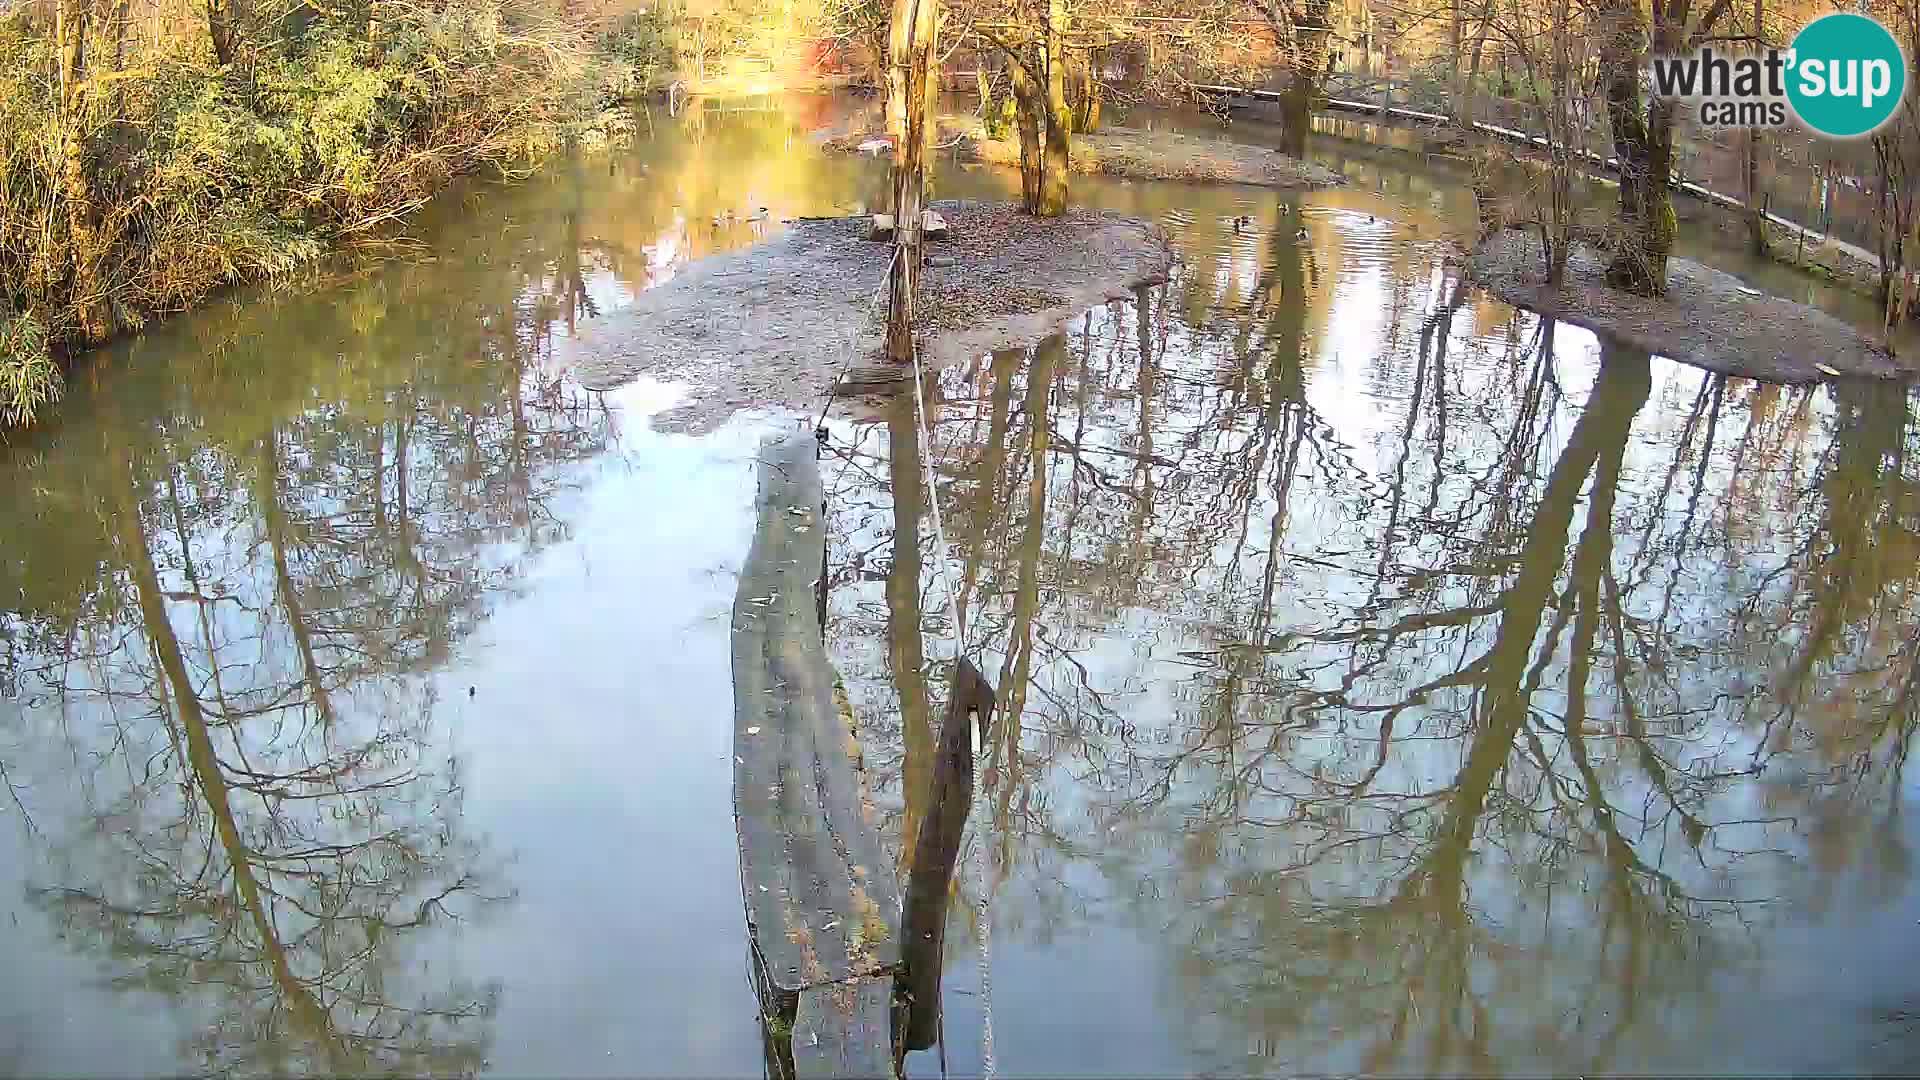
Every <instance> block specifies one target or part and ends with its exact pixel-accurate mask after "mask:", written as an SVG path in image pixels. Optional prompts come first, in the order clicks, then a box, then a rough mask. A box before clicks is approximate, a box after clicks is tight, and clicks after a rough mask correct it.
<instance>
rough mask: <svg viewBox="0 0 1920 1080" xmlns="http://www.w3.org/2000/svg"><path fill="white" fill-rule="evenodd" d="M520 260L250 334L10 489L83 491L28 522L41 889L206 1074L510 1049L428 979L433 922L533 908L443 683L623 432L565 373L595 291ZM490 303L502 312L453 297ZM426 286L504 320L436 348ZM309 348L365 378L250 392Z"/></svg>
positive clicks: (459, 329) (22, 659) (35, 821)
mask: <svg viewBox="0 0 1920 1080" xmlns="http://www.w3.org/2000/svg"><path fill="white" fill-rule="evenodd" d="M522 254H523V256H524V257H525V260H526V262H525V266H526V271H525V272H524V273H522V274H520V275H518V277H517V278H516V276H515V275H514V274H513V273H510V272H509V273H505V274H502V273H501V272H500V271H499V270H498V268H496V269H495V270H494V271H493V272H492V273H491V274H489V275H486V276H485V277H484V279H483V280H481V281H478V282H476V281H474V280H471V279H459V278H456V279H452V280H449V279H448V278H447V277H446V276H445V275H443V274H435V275H431V276H429V275H425V274H416V273H413V272H411V271H409V270H407V269H404V268H403V269H400V270H396V271H394V272H392V273H390V274H385V275H382V276H380V277H379V278H376V279H374V280H372V281H370V282H368V283H365V284H364V285H362V286H359V287H356V289H355V290H354V291H353V292H351V293H350V294H349V295H348V297H347V299H346V302H344V303H339V304H324V305H322V304H315V303H293V304H290V305H287V306H286V307H285V309H284V310H280V311H272V310H269V311H260V310H258V309H253V310H251V311H250V312H249V313H245V314H239V313H237V314H235V315H234V317H233V318H231V319H230V320H229V321H228V322H227V323H226V324H225V326H224V328H223V331H224V332H221V329H222V328H218V327H216V333H219V337H220V340H218V341H217V343H216V344H215V346H214V348H213V350H212V351H211V352H210V354H209V355H208V357H207V359H206V360H205V361H204V362H203V364H202V365H201V366H200V367H199V368H198V369H194V370H189V371H186V372H184V373H181V372H175V373H171V374H172V375H173V376H174V377H180V376H181V375H184V382H183V383H182V385H180V386H178V387H177V388H176V391H175V392H176V395H177V398H178V400H179V402H180V404H179V405H178V407H177V408H176V409H175V411H174V413H173V415H172V416H171V417H170V418H169V419H168V421H167V422H166V423H164V424H159V425H141V424H138V423H133V422H128V423H125V424H120V423H117V422H116V419H117V418H116V417H115V415H114V414H113V413H112V411H111V406H112V402H107V403H105V405H106V406H107V409H108V415H107V416H105V417H103V418H102V419H101V420H100V421H99V422H98V423H96V424H95V425H94V429H93V430H92V431H91V432H87V431H84V430H82V431H68V432H65V433H64V436H63V437H62V438H59V439H48V440H46V441H45V442H43V443H41V444H39V445H30V446H28V447H26V448H23V449H22V450H21V451H20V454H21V456H22V457H23V458H26V459H27V460H26V461H24V462H22V464H23V465H25V466H27V467H23V468H19V469H12V470H9V471H8V473H7V475H8V476H9V479H10V480H11V481H12V482H15V483H19V482H32V480H33V478H45V477H48V476H57V477H58V484H57V489H58V491H59V492H60V493H61V495H62V496H65V497H67V498H69V499H70V498H71V496H72V493H75V492H80V493H84V496H83V498H84V501H83V502H82V503H81V504H80V505H70V504H69V505H62V506H60V507H58V509H57V512H51V513H47V512H43V513H41V514H39V515H30V516H23V517H21V518H18V519H15V520H12V521H9V522H8V523H7V525H6V528H7V530H8V531H9V532H10V533H11V535H10V536H9V537H8V538H7V543H6V547H7V548H8V549H9V550H11V551H16V552H21V553H23V556H22V557H21V558H20V559H18V560H17V561H10V562H9V564H8V568H9V573H10V576H14V575H17V577H16V581H17V582H18V584H19V586H20V595H22V596H23V597H24V598H25V599H26V601H27V603H26V604H25V605H24V606H23V607H22V608H21V609H19V610H16V611H15V612H13V613H12V614H11V615H10V616H9V618H8V620H7V626H6V635H5V636H6V640H7V642H8V646H9V648H8V653H7V655H8V668H7V671H8V678H9V680H10V682H11V683H12V684H13V686H14V687H18V688H21V689H25V690H28V691H29V692H30V693H32V694H34V695H35V697H36V699H37V700H41V701H43V702H45V703H46V706H45V707H43V708H41V709H38V710H35V711H32V712H28V713H26V714H23V718H22V720H21V721H20V724H19V726H18V727H17V729H16V730H9V731H7V732H6V741H7V744H8V745H7V747H6V749H5V752H4V755H0V756H4V759H5V760H6V761H7V762H8V764H9V765H10V766H12V768H11V769H10V772H9V780H10V781H11V782H12V784H13V786H12V787H11V788H10V790H12V791H13V792H14V793H15V795H16V796H18V795H21V794H22V793H28V794H26V796H25V800H26V801H24V802H22V804H21V806H22V809H24V810H28V811H30V812H31V821H32V827H33V829H34V830H35V834H34V840H35V841H36V842H35V844H34V845H33V846H34V848H35V849H36V850H38V851H39V852H41V854H42V861H41V865H40V867H39V868H38V870H37V871H29V872H28V873H29V878H30V885H29V889H30V898H31V900H32V901H33V902H34V903H35V904H36V905H37V906H39V907H40V908H42V909H44V911H45V912H46V913H47V915H48V916H49V917H50V918H51V919H52V920H54V922H55V923H56V925H57V926H58V927H59V930H60V933H61V934H62V936H63V937H64V938H65V939H66V941H67V942H68V943H69V945H70V946H71V947H73V948H74V949H77V950H80V951H81V952H83V953H85V954H91V955H93V956H95V957H97V958H98V959H99V960H100V961H101V962H102V964H103V969H104V970H105V972H106V973H107V978H108V980H109V982H110V985H112V986H113V987H115V988H117V989H119V990H122V991H127V992H140V993H145V994H156V995H160V996H162V997H164V998H166V999H169V1000H170V1001H172V1002H174V1003H175V1004H177V1005H178V1006H179V1007H180V1008H181V1009H183V1010H184V1011H185V1012H186V1013H187V1015H189V1016H191V1017H192V1018H193V1020H192V1027H191V1031H192V1034H191V1035H190V1036H188V1037H187V1040H186V1045H183V1046H182V1048H181V1052H182V1054H183V1056H184V1057H185V1058H186V1059H187V1060H189V1061H191V1063H192V1064H191V1066H190V1067H191V1068H192V1069H193V1070H195V1071H198V1072H206V1073H243V1074H260V1073H273V1074H287V1073H303V1074H306V1073H311V1074H331V1075H347V1074H354V1075H359V1074H392V1075H423V1074H429V1073H430V1074H435V1075H439V1074H455V1075H473V1074H476V1073H478V1072H479V1071H480V1070H481V1067H482V1065H483V1063H484V1061H485V1059H486V1055H487V1052H488V1045H489V1042H490V1039H491V1034H490V1031H491V1017H492V1015H493V1012H494V1009H495V1005H496V1001H497V998H498V994H499V987H498V986H497V985H492V984H479V983H473V982H471V981H468V980H465V979H464V978H461V977H458V976H454V977H449V978H443V979H438V980H437V979H436V977H435V976H434V975H433V973H432V972H431V971H430V970H423V969H422V967H421V964H420V962H419V960H420V957H421V956H423V955H425V954H424V953H422V951H421V948H422V945H423V944H426V943H427V942H428V938H429V936H430V935H432V934H433V932H434V930H435V929H436V928H443V927H447V926H450V925H451V924H454V923H456V922H458V921H460V920H465V919H471V918H475V917H478V916H481V915H483V914H484V913H485V912H486V911H487V910H488V908H489V907H490V906H491V905H494V904H496V903H499V902H502V901H506V900H509V899H511V897H512V896H513V888H512V885H511V882H510V879H509V877H508V875H507V873H506V869H507V868H506V866H505V865H504V864H503V861H502V859H501V858H500V857H498V856H497V855H495V854H493V853H491V852H490V851H489V849H488V845H487V844H486V843H485V841H484V840H483V839H481V838H479V837H474V836H469V835H466V834H465V832H464V831H463V828H462V817H461V803H462V798H463V790H462V787H461V782H460V769H459V762H458V760H457V758H456V757H455V756H454V754H453V753H452V750H451V744H450V743H449V741H448V732H447V731H446V730H445V722H444V720H442V719H441V712H442V710H441V709H440V708H439V706H440V701H439V694H440V689H439V688H438V686H437V685H436V683H435V682H434V680H433V679H432V678H431V674H432V672H433V671H434V669H435V668H436V667H438V666H439V665H441V664H442V663H444V661H445V660H446V658H447V657H448V655H449V653H450V651H451V650H452V648H453V647H454V646H455V644H456V643H457V642H458V641H459V640H460V638H461V637H462V636H463V635H465V634H466V633H467V632H468V631H469V630H471V629H472V628H473V627H474V626H475V625H477V623H478V622H479V620H480V619H481V618H482V616H483V615H484V614H485V612H486V611H487V610H488V608H489V606H490V605H491V604H493V603H495V602H497V600H498V598H499V597H501V596H502V595H504V594H506V593H510V592H511V591H512V590H513V589H514V587H515V581H516V578H517V576H518V574H519V570H520V568H521V567H522V566H524V565H525V564H526V561H527V559H528V558H529V557H530V556H531V555H533V554H535V553H537V552H538V551H540V550H542V549H544V548H545V547H546V546H548V545H550V544H552V543H553V542H555V541H557V540H560V539H564V537H565V536H566V534H567V529H566V526H565V525H564V524H563V523H562V520H561V518H560V516H559V515H558V514H557V513H556V511H555V505H554V504H555V502H556V500H558V499H561V498H564V497H565V494H566V492H567V491H568V490H569V489H570V488H571V487H572V486H574V484H575V480H574V479H573V472H574V470H572V469H570V468H569V465H570V463H573V462H579V461H584V460H586V459H588V458H590V457H592V456H594V455H596V454H598V453H600V452H601V451H602V450H603V449H604V448H605V447H606V446H607V445H608V441H609V438H610V436H611V435H612V432H611V430H610V427H609V423H608V416H607V413H606V411H605V410H604V409H603V408H602V407H601V406H600V405H599V404H598V402H597V401H595V400H593V399H592V398H591V396H590V395H587V394H585V393H584V392H582V391H580V390H578V389H577V388H573V387H571V386H570V385H569V384H567V383H565V382H564V381H563V380H562V378H561V377H560V375H559V373H558V371H557V370H556V369H553V368H552V367H551V366H550V365H549V364H548V363H547V362H546V359H545V358H546V356H547V355H548V354H549V352H550V345H551V342H550V340H548V338H547V336H546V335H547V323H546V318H559V317H564V316H567V315H568V314H569V312H568V311H566V310H563V309H561V308H556V307H555V306H554V305H553V304H552V303H551V302H550V301H549V299H548V290H549V289H551V290H553V291H554V292H557V293H559V294H560V295H561V296H562V297H563V298H566V299H568V300H570V301H573V302H577V300H578V298H579V297H580V296H581V295H582V294H583V291H584V290H583V289H582V287H581V284H580V281H579V280H578V279H579V273H580V269H581V268H580V267H579V266H578V265H577V263H576V264H571V265H572V273H571V275H569V274H567V273H563V274H561V275H559V276H558V278H557V279H556V278H555V277H553V276H551V275H549V274H547V273H546V271H545V266H546V265H547V260H546V258H545V255H544V253H543V252H540V251H537V250H530V251H525V252H523V253H522ZM563 269H564V265H563ZM516 280H517V281H518V282H519V284H517V285H515V284H514V282H515V281H516ZM503 283H504V284H505V285H507V286H510V288H508V289H507V290H506V291H504V292H502V291H501V290H502V285H503ZM476 285H483V286H486V287H487V288H490V289H491V290H492V291H493V295H492V296H491V297H489V296H488V295H487V290H486V289H475V290H474V292H475V294H477V297H478V298H471V299H460V298H459V297H460V294H461V292H462V290H464V289H468V288H472V287H474V286H476ZM419 287H431V288H444V289H447V290H448V291H449V293H451V294H452V295H450V296H448V297H440V298H436V299H435V300H433V301H432V302H431V303H430V306H437V305H440V304H446V305H453V306H461V305H465V306H468V307H472V308H476V309H479V310H475V311H472V312H471V313H470V314H472V315H473V317H472V318H468V319H463V320H459V321H456V322H454V323H453V324H451V325H452V326H453V327H454V330H453V331H452V332H451V333H448V332H447V331H446V330H445V329H444V328H442V327H431V328H428V336H427V337H425V338H424V339H423V338H422V337H421V336H419V335H420V334H421V330H422V328H421V326H420V324H419V323H418V322H416V321H413V320H409V319H405V318H403V317H401V315H400V311H401V308H402V307H403V306H405V305H407V304H411V303H420V302H422V300H421V297H420V296H419V294H418V292H417V288H419ZM543 310H550V312H551V314H550V315H549V316H547V317H544V318H543V317H541V316H540V315H539V314H538V313H539V312H540V311H543ZM276 316H277V317H278V318H279V320H280V325H276V321H275V320H276ZM210 323H211V320H203V321H201V322H199V323H197V324H196V325H198V326H200V327H202V328H203V330H204V329H205V328H206V327H208V326H209V324H210ZM283 333H292V334H296V335H318V336H320V337H321V338H322V339H323V340H334V341H339V342H342V343H343V349H342V354H341V363H340V366H339V370H338V371H337V372H336V373H335V374H336V377H337V379H338V382H337V383H336V384H334V385H331V386H328V385H322V386H318V387H316V386H313V385H311V384H310V383H303V382H300V381H299V378H300V373H293V374H292V375H287V374H286V373H282V372H278V371H276V370H274V369H271V368H268V369H264V370H261V371H258V372H255V373H254V375H253V376H252V377H251V378H250V379H249V381H248V384H238V383H236V382H235V381H233V380H232V379H230V378H228V377H227V374H228V373H226V372H224V371H223V370H222V369H223V368H224V367H225V366H226V365H228V364H229V363H243V362H244V360H243V358H241V357H239V356H235V355H234V354H235V353H237V352H244V351H247V350H248V349H249V348H250V347H260V346H266V345H268V344H269V343H270V342H272V341H275V340H278V337H279V335H280V334H283ZM436 339H437V340H436ZM423 348H425V349H429V350H430V349H434V348H438V349H443V350H446V351H447V352H454V353H465V354H466V355H469V356H473V357H475V358H476V359H477V360H478V362H477V363H472V364H459V365H455V364H450V363H448V362H447V361H446V360H445V359H444V358H443V357H442V356H441V355H439V354H434V353H431V352H429V353H427V354H425V355H423V354H422V349H423ZM449 374H452V375H453V376H454V377H456V378H457V379H461V380H465V381H459V382H455V383H448V382H446V381H445V379H446V378H447V377H448V375H449ZM416 379H431V380H438V381H436V382H434V383H433V385H431V386H423V385H421V384H420V383H419V382H417V381H416ZM370 387H377V388H390V387H398V388H399V389H398V390H397V391H396V390H391V389H386V390H379V391H371V392H370V389H369V388H370ZM287 417H291V419H283V418H287ZM82 436H85V437H82ZM21 505H26V503H24V502H23V503H22V504H21ZM43 505H44V503H43ZM26 553H30V556H29V555H27V554H26ZM27 557H31V558H32V560H33V566H32V572H31V576H28V570H27V566H26V561H27ZM50 570H51V571H53V572H52V573H49V571H50ZM10 584H12V582H10ZM10 688H12V687H10Z"/></svg>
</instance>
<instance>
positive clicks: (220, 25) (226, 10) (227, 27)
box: [207, 0, 240, 67]
mask: <svg viewBox="0 0 1920 1080" xmlns="http://www.w3.org/2000/svg"><path fill="white" fill-rule="evenodd" d="M234 4H235V0H207V36H208V37H209V38H211V39H212V40H213V60H214V63H216V64H219V65H220V66H221V67H231V66H232V65H233V61H234V57H235V56H236V55H238V53H239V45H240V31H239V13H238V12H236V11H235V10H234Z"/></svg>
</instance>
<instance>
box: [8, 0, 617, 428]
mask: <svg viewBox="0 0 1920 1080" xmlns="http://www.w3.org/2000/svg"><path fill="white" fill-rule="evenodd" d="M379 10H380V21H379V22H378V23H377V24H376V25H374V26H372V27H370V26H369V24H368V22H367V20H366V19H365V18H364V17H362V18H360V19H359V20H357V21H356V20H351V19H340V20H338V21H335V20H333V19H332V18H331V17H324V16H322V17H313V18H311V19H310V20H309V21H307V22H306V23H305V24H304V25H300V26H297V27H292V26H289V25H288V24H287V23H285V22H283V23H282V24H279V25H276V26H274V27H273V28H272V29H271V31H263V32H257V33H254V34H252V35H250V36H249V37H248V38H247V39H246V40H245V41H244V42H243V51H242V53H241V55H238V56H236V57H234V62H233V63H231V64H228V65H225V66H216V65H215V63H213V61H212V57H211V45H210V44H209V43H208V41H207V39H205V38H204V35H203V37H202V39H201V40H199V41H175V42H171V43H169V42H166V41H161V42H157V43H151V44H149V45H148V46H147V47H146V48H144V49H143V50H140V51H136V52H134V54H133V55H131V56H127V57H126V59H125V61H124V67H123V69H122V70H119V71H108V72H105V73H102V72H101V71H99V70H97V69H96V70H95V71H94V72H93V73H92V77H91V78H90V79H88V80H87V81H86V82H84V83H82V84H81V90H80V91H79V92H78V93H69V95H68V96H67V99H66V102H65V104H64V107H63V102H62V97H61V91H60V80H59V78H58V74H59V69H58V67H57V66H56V65H57V56H56V44H57V43H56V42H54V41H53V40H51V35H52V33H53V27H52V26H47V25H41V26H36V25H34V24H33V23H32V22H31V20H29V19H27V18H23V17H16V18H8V19H0V425H4V424H6V423H22V422H25V421H27V420H30V419H31V417H32V415H33V413H34V411H35V410H36V409H37V408H38V407H40V406H42V405H44V404H46V403H47V402H48V401H50V400H53V399H54V398H55V397H57V395H58V392H59V375H58V367H57V365H56V364H54V363H53V361H52V356H54V355H56V354H58V353H59V352H61V351H63V350H67V349H73V348H77V347H83V346H86V345H90V344H95V343H97V341H98V340H99V339H102V338H104V337H106V336H110V335H112V334H114V333H118V332H124V331H127V330H133V329H138V328H139V327H140V326H142V325H143V324H144V323H145V322H146V321H147V320H148V319H150V318H152V317H153V316H155V315H158V314H163V313H166V312H171V311H177V310H180V309H182V308H185V307H187V306H189V305H191V304H193V303H195V302H196V301H198V300H200V299H202V298H204V297H205V296H206V294H207V293H209V292H210V291H212V290H215V289H218V288H220V287H222V286H225V285H229V284H232V283H235V282H240V281H247V280H259V279H263V278H271V277H274V276H276V275H279V274H283V273H285V272H287V271H288V270H290V269H292V268H293V267H295V266H297V265H299V264H301V263H303V262H306V261H309V260H311V259H313V258H315V257H317V256H319V255H321V254H323V253H325V252H327V251H329V250H334V249H337V248H339V247H341V246H343V245H347V244H352V243H356V242H359V241H362V240H366V239H371V238H374V237H376V236H378V235H381V234H382V232H383V231H384V230H385V229H386V228H387V227H389V226H390V225H391V224H392V223H394V222H395V221H397V220H398V219H399V218H401V217H402V216H403V215H405V214H406V213H408V212H410V211H411V210H413V209H415V208H417V207H418V206H419V205H420V204H422V203H423V202H425V201H426V200H427V199H428V198H430V197H431V196H432V195H433V194H435V193H436V192H437V191H439V190H441V189H442V188H444V187H445V185H446V184H447V182H448V181H449V180H450V179H451V178H453V177H454V176H457V175H460V174H464V173H472V172H489V173H494V174H500V175H512V174H515V173H518V172H520V171H522V170H525V169H527V168H530V167H531V166H532V165H533V164H534V163H536V162H537V161H539V159H541V158H542V157H544V156H545V155H547V154H549V153H550V152H552V151H554V150H556V149H558V148H560V147H562V146H564V145H566V144H568V143H570V142H574V143H577V142H583V141H584V142H592V141H594V140H596V139H598V138H601V137H603V136H604V134H605V122H604V120H603V112H602V110H603V108H604V106H605V105H606V104H607V103H608V101H609V100H610V98H611V96H612V95H613V94H615V93H617V92H618V91H619V89H620V88H621V87H622V85H623V84H626V83H629V82H630V81H631V78H630V76H629V75H628V74H627V73H626V72H627V67H626V65H625V64H623V63H622V62H621V61H620V60H618V59H617V58H610V57H608V56H607V55H606V54H605V53H604V52H603V51H601V50H599V49H597V48H596V39H597V38H598V37H599V32H598V28H596V27H593V26H590V25H587V24H586V23H585V22H583V21H580V20H573V19H569V18H566V17H563V16H562V15H561V14H560V13H559V12H558V10H557V9H552V8H546V7H543V6H540V5H539V3H538V0H451V2H448V3H445V4H444V5H442V6H439V7H433V6H426V7H415V6H411V5H408V4H404V3H400V2H397V0H389V2H385V3H382V4H381V5H380V7H379ZM104 34H105V31H104V30H101V31H98V32H97V33H96V34H95V35H94V37H95V40H92V41H90V42H89V45H90V46H91V47H90V50H89V52H90V54H91V55H92V56H95V57H111V56H112V55H113V54H114V49H113V48H111V47H109V46H108V44H107V43H106V42H104V41H100V40H98V39H99V38H100V37H102V36H104ZM76 153H77V155H78V159H79V161H80V163H81V171H82V174H83V176H84V183H83V184H82V185H80V187H79V189H78V190H80V191H81V192H82V195H81V197H80V198H79V199H78V200H76V198H75V195H74V192H75V190H76V186H75V184H74V182H73V181H74V175H73V168H72V166H71V164H70V161H71V160H72V158H73V157H74V155H75V154H76ZM77 204H78V205H79V206H80V213H79V214H78V215H76V214H75V207H76V205H77Z"/></svg>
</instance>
